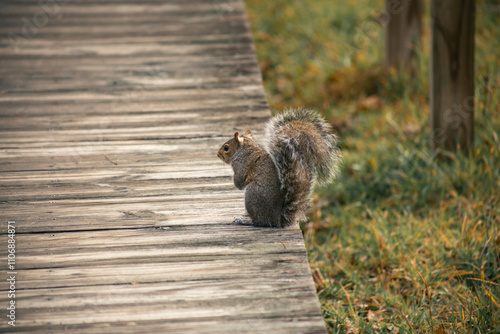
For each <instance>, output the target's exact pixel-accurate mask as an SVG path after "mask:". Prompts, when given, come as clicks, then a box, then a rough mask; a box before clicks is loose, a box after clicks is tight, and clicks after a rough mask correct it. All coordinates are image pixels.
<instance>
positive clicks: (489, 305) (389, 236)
mask: <svg viewBox="0 0 500 334" xmlns="http://www.w3.org/2000/svg"><path fill="white" fill-rule="evenodd" d="M246 5H247V13H248V17H249V20H250V25H251V28H252V34H253V38H254V41H255V44H256V49H257V56H258V60H259V64H260V67H261V70H262V75H263V80H264V87H265V90H266V95H267V100H268V102H269V104H270V106H271V108H272V110H273V112H277V111H279V110H282V109H283V108H288V107H307V108H314V109H316V110H319V111H320V112H322V113H323V114H324V115H325V117H326V118H327V119H328V120H329V121H330V122H331V123H332V125H333V127H334V129H335V131H336V132H337V133H338V134H339V136H340V138H341V146H342V150H343V154H344V164H343V168H342V174H341V175H340V177H339V178H338V180H337V181H336V182H335V183H334V184H333V185H331V186H329V187H327V188H323V189H318V191H317V192H316V194H315V196H314V199H313V205H312V209H311V212H310V215H309V220H308V221H307V222H306V223H304V224H302V225H301V228H302V230H303V233H304V239H305V241H306V247H307V250H308V256H309V261H310V265H311V270H312V272H313V277H314V280H315V283H316V288H317V291H318V296H319V298H320V302H321V305H322V309H323V313H324V317H325V321H326V323H327V325H328V327H329V330H330V331H331V332H332V333H500V139H499V136H500V135H499V130H500V103H499V102H500V90H499V86H500V2H498V1H491V0H490V1H488V0H482V1H481V0H478V1H476V34H475V69H474V70H475V103H476V107H475V111H474V112H475V142H474V150H473V151H472V152H471V153H470V154H467V155H466V154H463V153H451V152H446V153H444V154H445V155H446V157H447V159H444V160H443V159H437V158H436V156H435V154H434V153H432V152H431V151H430V134H429V107H428V104H429V101H428V100H429V54H430V18H429V16H430V14H429V11H430V8H429V7H430V1H425V7H426V8H425V10H426V11H425V15H424V21H423V26H424V31H423V36H422V44H421V48H420V50H419V51H418V58H417V59H418V61H417V64H416V68H415V70H416V72H415V73H414V74H413V75H408V74H406V73H405V72H402V71H397V70H392V71H390V72H389V73H386V72H385V71H384V69H383V61H384V25H383V14H384V12H383V10H384V1H382V0H379V1H368V0H350V1H325V0H309V1H300V0H288V1H284V0H247V1H246Z"/></svg>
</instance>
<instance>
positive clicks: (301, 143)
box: [217, 109, 341, 227]
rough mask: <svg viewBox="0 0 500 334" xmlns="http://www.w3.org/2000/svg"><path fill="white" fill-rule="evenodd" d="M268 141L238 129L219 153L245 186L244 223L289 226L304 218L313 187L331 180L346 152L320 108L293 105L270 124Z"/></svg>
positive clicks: (240, 185)
mask: <svg viewBox="0 0 500 334" xmlns="http://www.w3.org/2000/svg"><path fill="white" fill-rule="evenodd" d="M266 136H267V139H268V144H267V145H266V147H262V146H260V145H259V144H257V143H256V142H255V140H254V139H253V137H252V131H251V130H247V131H246V132H245V134H244V135H243V136H241V135H240V134H239V132H236V133H235V134H234V137H233V138H232V139H230V140H229V141H227V142H226V143H224V145H222V147H221V148H220V149H219V152H218V153H217V156H218V157H219V158H220V159H221V160H222V161H224V162H225V163H227V164H229V165H231V167H232V168H233V171H234V178H233V179H234V184H235V185H236V187H237V188H238V189H240V190H242V189H245V188H246V189H245V208H246V211H247V212H248V215H249V217H250V220H248V219H243V218H236V219H235V222H236V223H239V224H251V225H254V226H263V227H264V226H265V227H287V226H291V225H294V224H296V223H298V222H299V221H301V220H303V219H305V216H306V211H307V208H308V205H309V201H310V196H311V192H312V189H313V187H314V185H315V184H316V183H317V184H325V183H328V182H331V181H332V180H333V179H334V178H335V176H336V174H337V173H338V171H339V163H340V160H341V152H340V150H339V148H338V142H337V137H336V136H335V135H334V134H333V133H332V132H331V127H330V125H329V124H328V123H327V122H326V121H325V119H324V118H323V117H322V116H320V115H319V114H318V113H317V112H314V111H311V110H308V109H289V110H285V111H284V112H282V113H280V114H278V115H276V116H274V117H273V118H272V119H271V120H270V121H269V122H268V123H267V126H266Z"/></svg>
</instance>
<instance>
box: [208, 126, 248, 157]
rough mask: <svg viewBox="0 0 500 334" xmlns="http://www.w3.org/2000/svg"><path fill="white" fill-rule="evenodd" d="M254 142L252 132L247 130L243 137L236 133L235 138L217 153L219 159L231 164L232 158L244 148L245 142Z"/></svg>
mask: <svg viewBox="0 0 500 334" xmlns="http://www.w3.org/2000/svg"><path fill="white" fill-rule="evenodd" d="M248 140H251V141H253V137H252V131H250V129H249V130H247V131H246V132H245V134H244V135H243V136H240V133H239V132H238V131H236V132H235V133H234V137H233V138H231V139H230V140H228V141H227V142H225V143H224V145H222V146H221V148H220V149H219V152H218V153H217V157H218V158H219V159H221V160H222V161H224V162H225V163H227V164H230V163H231V157H232V156H233V155H234V154H235V153H236V152H237V151H238V150H239V149H240V148H241V147H242V146H243V144H244V143H245V141H248Z"/></svg>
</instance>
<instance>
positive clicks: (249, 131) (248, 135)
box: [245, 129, 253, 138]
mask: <svg viewBox="0 0 500 334" xmlns="http://www.w3.org/2000/svg"><path fill="white" fill-rule="evenodd" d="M245 137H248V138H253V137H252V131H251V130H250V129H248V130H247V131H246V132H245Z"/></svg>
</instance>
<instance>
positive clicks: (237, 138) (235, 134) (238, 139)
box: [234, 131, 243, 143]
mask: <svg viewBox="0 0 500 334" xmlns="http://www.w3.org/2000/svg"><path fill="white" fill-rule="evenodd" d="M234 140H236V141H237V142H238V143H243V138H242V137H240V133H239V132H238V131H236V132H235V133H234Z"/></svg>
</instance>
